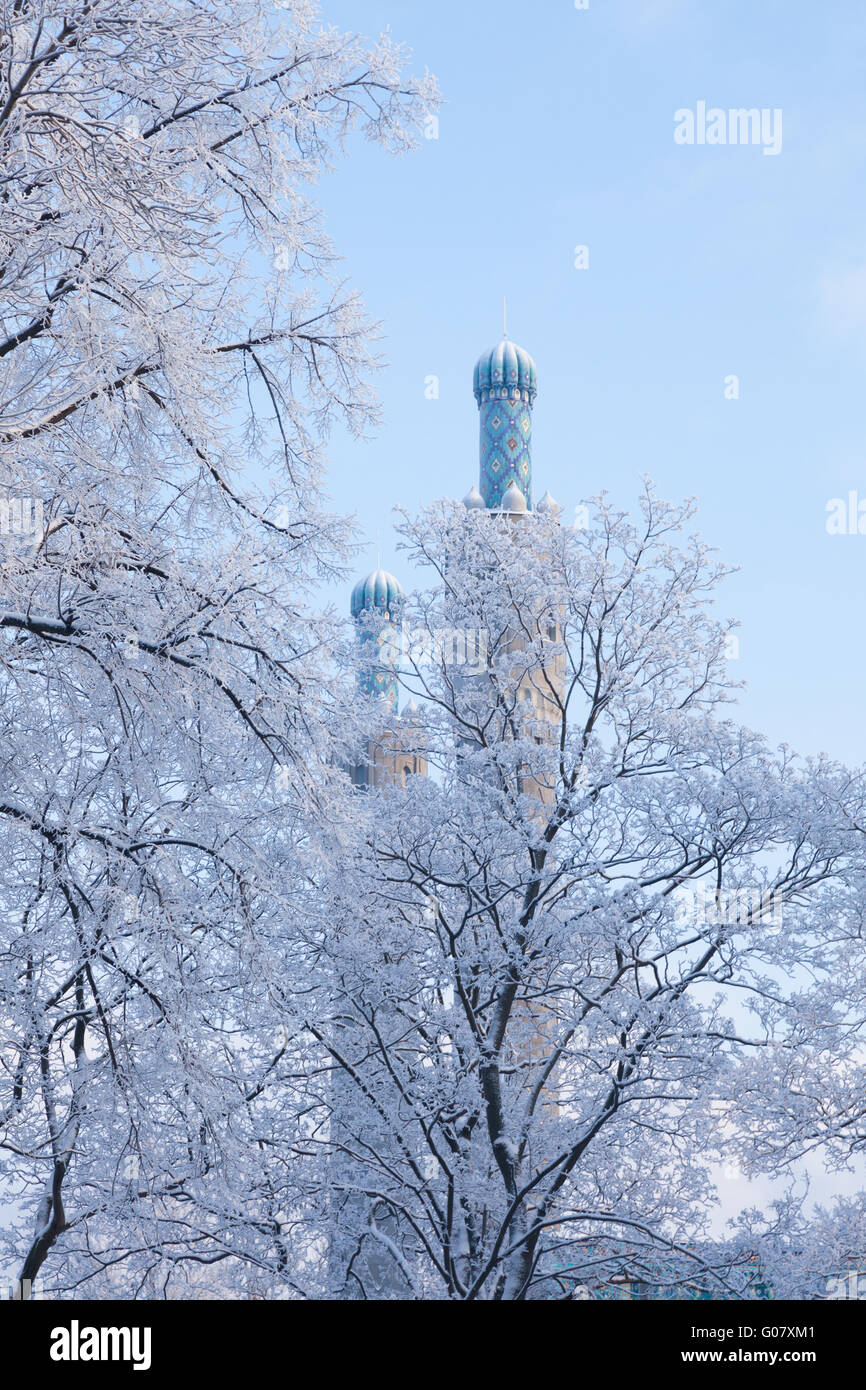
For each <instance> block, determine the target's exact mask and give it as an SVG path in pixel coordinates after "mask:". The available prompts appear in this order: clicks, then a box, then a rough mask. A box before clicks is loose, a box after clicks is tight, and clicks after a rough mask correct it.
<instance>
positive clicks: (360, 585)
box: [351, 569, 405, 619]
mask: <svg viewBox="0 0 866 1390" xmlns="http://www.w3.org/2000/svg"><path fill="white" fill-rule="evenodd" d="M404 598H405V595H404V593H403V588H402V585H401V584H400V583H399V581H398V580H396V579H395V578H394V576H393V574H389V573H388V571H387V570H383V569H376V570H373V572H372V574H368V575H367V578H366V579H359V580H358V582H357V584H356V585H355V587H354V589H353V590H352V605H351V607H352V617H353V618H355V619H358V618H360V616H361V614H362V613H364V612H366V610H367V609H368V608H375V609H376V610H377V611H378V612H379V613H382V614H384V616H385V617H386V618H395V617H397V616H398V615H399V612H400V609H401V607H402V605H403V599H404Z"/></svg>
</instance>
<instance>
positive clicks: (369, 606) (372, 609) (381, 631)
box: [351, 568, 427, 788]
mask: <svg viewBox="0 0 866 1390" xmlns="http://www.w3.org/2000/svg"><path fill="white" fill-rule="evenodd" d="M404 601H405V595H404V593H403V589H402V587H401V585H400V583H399V581H398V580H396V579H395V578H394V576H393V574H389V573H388V571H387V570H383V569H381V568H376V569H375V570H373V571H372V573H371V574H368V575H367V577H366V579H360V580H359V581H358V583H357V584H356V585H355V587H354V589H353V590H352V599H351V613H352V617H353V618H354V620H355V622H356V623H357V624H358V625H359V627H360V628H361V648H362V654H363V657H364V660H363V662H362V667H361V670H360V672H359V675H358V693H359V694H360V695H363V696H367V697H369V698H373V699H375V698H379V699H381V700H383V701H384V702H385V709H386V725H385V728H384V729H383V730H382V732H381V733H380V734H379V735H378V737H377V738H375V739H372V740H371V741H370V742H369V743H368V745H367V748H366V750H365V753H364V756H363V758H362V760H361V761H360V762H359V763H357V764H356V765H355V766H354V767H353V768H352V781H353V782H354V784H355V786H356V787H366V788H372V787H386V786H392V787H393V786H398V787H405V785H406V779H407V777H411V776H416V777H424V776H426V774H427V760H426V758H424V757H422V755H421V753H420V752H419V750H418V734H417V730H416V729H415V724H416V714H417V707H416V706H415V704H414V702H413V701H410V703H409V704H408V705H407V707H406V709H405V710H404V712H403V716H402V718H401V717H400V716H399V715H398V713H397V708H398V702H399V690H398V681H397V665H398V662H399V654H400V650H401V646H402V623H403V604H404ZM365 615H367V616H377V617H379V618H380V619H381V622H380V623H379V624H377V625H376V630H375V631H371V630H370V629H369V628H365V627H364V626H363V624H364V620H365Z"/></svg>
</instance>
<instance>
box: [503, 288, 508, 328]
mask: <svg viewBox="0 0 866 1390" xmlns="http://www.w3.org/2000/svg"><path fill="white" fill-rule="evenodd" d="M502 336H503V338H507V337H508V300H507V298H506V297H505V295H503V296H502Z"/></svg>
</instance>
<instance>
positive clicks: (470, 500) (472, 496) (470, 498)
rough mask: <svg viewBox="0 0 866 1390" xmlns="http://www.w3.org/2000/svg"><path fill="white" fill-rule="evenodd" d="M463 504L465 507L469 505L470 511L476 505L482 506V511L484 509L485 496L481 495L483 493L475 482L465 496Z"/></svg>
mask: <svg viewBox="0 0 866 1390" xmlns="http://www.w3.org/2000/svg"><path fill="white" fill-rule="evenodd" d="M463 505H464V507H468V508H469V509H470V511H471V510H472V509H473V508H476V507H480V508H481V509H482V511H483V510H484V498H483V497H482V496H481V493H480V492H479V491H478V488H477V487H476V486H475V484H474V483H473V484H472V487H471V488H470V489H469V491H468V492H467V494H466V496H465V497H464V498H463Z"/></svg>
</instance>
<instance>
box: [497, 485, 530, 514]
mask: <svg viewBox="0 0 866 1390" xmlns="http://www.w3.org/2000/svg"><path fill="white" fill-rule="evenodd" d="M499 510H500V511H503V512H525V511H526V510H527V507H526V498H525V497H524V495H523V493H522V492H521V491H520V488H519V487H518V486H517V484H516V483H510V484H509V485H508V487H507V488H506V489H505V492H504V493H503V494H502V501H501V502H500V504H499Z"/></svg>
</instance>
